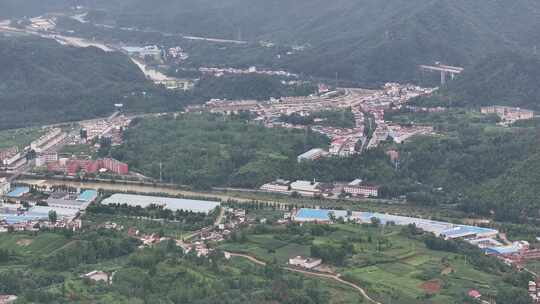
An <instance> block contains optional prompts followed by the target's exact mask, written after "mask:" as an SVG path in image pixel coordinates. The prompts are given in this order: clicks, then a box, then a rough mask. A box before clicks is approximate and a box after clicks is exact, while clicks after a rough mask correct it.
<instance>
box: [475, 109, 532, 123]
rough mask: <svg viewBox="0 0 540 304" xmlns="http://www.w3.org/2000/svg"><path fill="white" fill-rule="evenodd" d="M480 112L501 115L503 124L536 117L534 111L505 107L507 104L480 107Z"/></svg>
mask: <svg viewBox="0 0 540 304" xmlns="http://www.w3.org/2000/svg"><path fill="white" fill-rule="evenodd" d="M480 112H482V113H483V114H495V115H497V116H499V117H500V118H501V119H502V120H503V121H502V123H503V124H511V123H514V122H516V121H518V120H527V119H533V118H534V111H532V110H527V109H521V108H513V107H505V106H489V107H482V108H480Z"/></svg>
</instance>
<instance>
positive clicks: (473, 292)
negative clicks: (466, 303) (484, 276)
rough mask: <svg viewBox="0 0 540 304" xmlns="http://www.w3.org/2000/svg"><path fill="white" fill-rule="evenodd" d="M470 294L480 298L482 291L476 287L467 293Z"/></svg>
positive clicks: (474, 297)
mask: <svg viewBox="0 0 540 304" xmlns="http://www.w3.org/2000/svg"><path fill="white" fill-rule="evenodd" d="M467 294H468V295H469V297H471V298H473V299H478V298H480V297H481V296H482V294H480V292H479V291H478V290H475V289H471V290H469V292H468V293H467Z"/></svg>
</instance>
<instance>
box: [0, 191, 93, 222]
mask: <svg viewBox="0 0 540 304" xmlns="http://www.w3.org/2000/svg"><path fill="white" fill-rule="evenodd" d="M6 184H9V183H7V182H5V181H4V182H2V181H0V185H6ZM3 187H4V186H3ZM7 189H9V190H8V191H9V192H7V193H6V190H7ZM34 192H37V193H32V191H31V189H30V187H27V186H17V187H13V188H11V186H10V185H8V188H3V189H2V192H1V193H0V194H2V195H1V196H0V232H7V231H39V230H40V229H42V228H66V229H71V230H78V229H80V228H81V225H82V223H81V220H80V218H79V215H80V214H81V212H84V210H85V209H86V208H87V207H88V205H89V204H91V203H92V202H94V201H95V200H96V199H97V197H98V193H97V191H95V190H82V191H77V190H75V191H71V192H70V191H62V190H59V191H55V190H48V191H34Z"/></svg>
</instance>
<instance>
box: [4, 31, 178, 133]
mask: <svg viewBox="0 0 540 304" xmlns="http://www.w3.org/2000/svg"><path fill="white" fill-rule="evenodd" d="M0 66H1V67H2V68H1V69H0V104H1V105H2V111H0V129H6V128H15V127H22V126H28V125H39V124H45V123H52V122H59V121H70V120H77V119H83V118H90V117H94V116H100V115H109V114H110V113H111V112H112V111H113V105H114V103H118V102H122V103H124V104H125V105H126V108H127V109H128V110H141V109H150V108H151V107H154V108H160V107H162V106H163V105H164V104H165V103H166V102H165V100H167V99H168V98H167V97H166V96H163V94H164V93H162V92H160V91H158V90H156V89H155V88H153V85H152V84H151V83H150V82H149V81H147V80H146V78H145V77H144V75H143V74H142V72H140V70H139V69H138V68H137V66H136V65H134V64H133V63H132V62H131V61H130V60H129V59H128V58H127V57H125V56H124V55H122V54H120V53H106V52H104V51H102V50H99V49H97V48H74V47H67V46H62V45H60V44H58V43H56V42H54V41H51V40H46V39H38V38H30V37H18V38H9V37H1V36H0ZM142 91H147V94H146V95H145V96H142V94H141V92H142ZM149 98H152V100H154V101H153V102H152V103H149V102H148V99H149Z"/></svg>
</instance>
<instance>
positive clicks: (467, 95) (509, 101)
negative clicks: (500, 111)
mask: <svg viewBox="0 0 540 304" xmlns="http://www.w3.org/2000/svg"><path fill="white" fill-rule="evenodd" d="M538 83H540V57H538V56H531V55H524V54H520V53H511V52H505V53H500V54H496V55H493V56H489V57H487V58H485V59H483V60H480V61H479V62H478V63H477V64H475V65H474V66H472V67H471V68H470V69H467V70H466V71H465V72H464V73H463V75H461V76H460V77H459V78H457V79H456V80H455V81H453V82H451V83H449V85H448V88H447V89H445V90H442V91H441V92H440V93H439V94H436V95H434V96H433V97H429V98H423V99H420V100H418V101H417V102H418V103H422V104H426V105H443V106H448V105H453V106H472V107H477V106H485V105H507V106H516V107H523V108H530V109H535V110H538V109H540V91H539V90H538Z"/></svg>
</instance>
